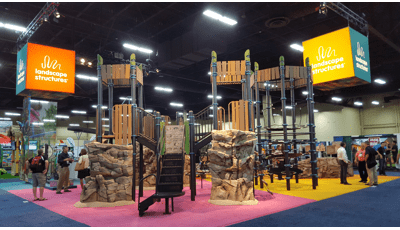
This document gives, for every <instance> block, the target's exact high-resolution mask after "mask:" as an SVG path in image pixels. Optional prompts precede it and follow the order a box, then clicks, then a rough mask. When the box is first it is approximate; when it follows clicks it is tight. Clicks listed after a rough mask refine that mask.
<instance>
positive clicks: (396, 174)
mask: <svg viewBox="0 0 400 230" xmlns="http://www.w3.org/2000/svg"><path fill="white" fill-rule="evenodd" d="M385 173H386V176H399V177H400V172H397V171H387V170H386V172H385ZM354 174H355V175H360V173H359V172H358V169H357V170H356V169H355V170H354ZM378 176H379V171H378Z"/></svg>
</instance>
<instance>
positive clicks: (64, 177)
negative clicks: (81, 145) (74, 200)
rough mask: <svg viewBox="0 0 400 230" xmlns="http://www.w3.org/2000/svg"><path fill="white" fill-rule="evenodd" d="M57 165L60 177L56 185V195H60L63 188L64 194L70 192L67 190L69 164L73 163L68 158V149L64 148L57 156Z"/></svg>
mask: <svg viewBox="0 0 400 230" xmlns="http://www.w3.org/2000/svg"><path fill="white" fill-rule="evenodd" d="M57 160H58V164H59V165H60V167H61V169H60V177H59V179H58V183H57V192H56V194H62V193H61V189H62V188H63V187H64V192H71V190H68V182H69V163H68V162H70V163H72V162H74V160H73V159H71V158H69V156H68V147H67V146H64V147H63V151H62V153H61V154H60V155H59V156H58V159H57Z"/></svg>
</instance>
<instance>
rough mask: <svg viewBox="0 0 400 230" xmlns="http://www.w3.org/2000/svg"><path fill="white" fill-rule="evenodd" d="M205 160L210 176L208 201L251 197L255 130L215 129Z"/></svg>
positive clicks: (238, 200)
mask: <svg viewBox="0 0 400 230" xmlns="http://www.w3.org/2000/svg"><path fill="white" fill-rule="evenodd" d="M212 138H213V140H212V142H211V143H212V147H211V148H210V149H209V150H208V154H209V159H210V163H209V164H208V166H209V169H210V172H211V176H212V188H211V198H210V201H218V200H225V201H226V200H228V201H237V202H243V201H254V200H255V198H254V192H253V166H254V146H255V141H256V135H255V133H254V132H246V131H240V130H221V131H218V130H214V131H213V132H212Z"/></svg>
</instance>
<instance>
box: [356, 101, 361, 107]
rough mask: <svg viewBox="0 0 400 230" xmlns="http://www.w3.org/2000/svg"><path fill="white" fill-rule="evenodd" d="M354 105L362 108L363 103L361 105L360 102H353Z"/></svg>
mask: <svg viewBox="0 0 400 230" xmlns="http://www.w3.org/2000/svg"><path fill="white" fill-rule="evenodd" d="M354 105H356V106H362V105H363V103H362V102H360V101H355V102H354Z"/></svg>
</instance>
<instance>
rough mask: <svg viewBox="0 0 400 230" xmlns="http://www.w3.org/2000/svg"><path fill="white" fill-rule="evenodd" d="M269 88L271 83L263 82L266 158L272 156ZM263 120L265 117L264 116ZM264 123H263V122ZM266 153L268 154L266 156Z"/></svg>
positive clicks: (272, 180)
mask: <svg viewBox="0 0 400 230" xmlns="http://www.w3.org/2000/svg"><path fill="white" fill-rule="evenodd" d="M270 87H271V83H270V82H269V81H266V82H265V92H266V93H265V94H266V95H265V99H266V101H267V132H268V139H267V149H266V151H265V154H266V155H268V156H271V155H272V144H270V143H271V141H272V140H271V139H272V136H271V95H270ZM264 118H265V116H264ZM264 123H265V122H264ZM267 153H268V154H267ZM268 163H269V164H271V165H272V160H268ZM269 176H270V179H271V183H274V174H272V173H269Z"/></svg>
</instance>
